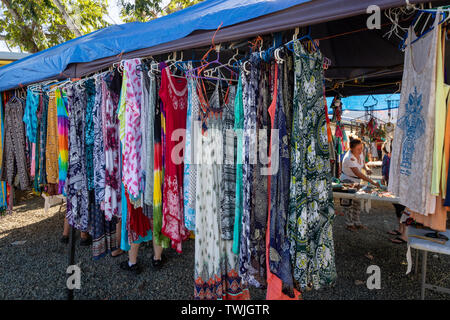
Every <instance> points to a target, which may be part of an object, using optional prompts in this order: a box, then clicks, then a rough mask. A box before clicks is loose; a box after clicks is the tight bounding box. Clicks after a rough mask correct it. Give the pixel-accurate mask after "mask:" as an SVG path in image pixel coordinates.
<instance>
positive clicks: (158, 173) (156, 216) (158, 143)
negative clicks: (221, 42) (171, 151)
mask: <svg viewBox="0 0 450 320" xmlns="http://www.w3.org/2000/svg"><path fill="white" fill-rule="evenodd" d="M163 66H165V65H164V64H162V63H161V64H160V70H163ZM156 92H159V81H156ZM162 109H163V104H162V101H161V99H159V98H158V96H157V102H156V106H155V128H154V162H153V178H154V181H153V241H154V242H155V244H156V245H158V246H161V247H163V248H165V249H166V248H169V244H170V239H169V238H168V237H166V236H165V235H163V234H162V233H161V229H162V220H163V215H162V195H163V182H164V166H163V163H164V161H163V160H164V158H163V120H164V115H163V113H162Z"/></svg>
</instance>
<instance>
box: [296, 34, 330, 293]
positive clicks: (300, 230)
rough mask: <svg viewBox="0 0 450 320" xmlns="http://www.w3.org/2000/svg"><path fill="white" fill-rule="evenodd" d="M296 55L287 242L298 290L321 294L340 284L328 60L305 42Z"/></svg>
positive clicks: (297, 47)
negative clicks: (327, 106) (329, 130)
mask: <svg viewBox="0 0 450 320" xmlns="http://www.w3.org/2000/svg"><path fill="white" fill-rule="evenodd" d="M294 51H295V58H294V59H295V88H294V106H293V107H294V109H293V126H292V135H291V148H292V150H291V182H290V197H289V216H288V217H289V218H288V238H289V240H290V250H291V252H290V254H291V264H292V269H293V277H294V281H295V285H296V288H297V289H299V290H302V289H304V288H306V287H312V288H314V289H319V288H321V287H323V286H327V285H330V284H333V283H334V282H335V280H336V266H335V261H334V243H333V229H332V222H333V219H334V204H333V193H332V189H331V167H330V161H329V150H328V137H327V126H326V119H325V118H326V117H327V115H326V114H325V106H324V101H323V85H324V81H323V77H324V76H323V57H322V54H321V53H320V52H316V53H313V54H309V53H308V52H306V51H305V49H304V48H303V46H302V45H301V43H300V42H296V43H294Z"/></svg>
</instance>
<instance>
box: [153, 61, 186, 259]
mask: <svg viewBox="0 0 450 320" xmlns="http://www.w3.org/2000/svg"><path fill="white" fill-rule="evenodd" d="M159 96H160V97H161V100H162V102H163V104H164V111H165V119H166V121H165V126H166V143H165V155H166V156H165V162H164V165H165V167H164V193H163V225H162V230H161V232H162V233H163V234H164V235H165V236H167V237H169V238H170V239H171V240H172V248H174V249H175V250H176V251H177V252H178V253H181V251H182V250H181V243H182V241H186V240H187V239H188V237H189V231H188V230H187V229H186V227H185V225H184V214H183V170H184V164H183V159H184V145H185V135H186V132H185V131H186V112H187V104H188V103H187V97H188V92H187V80H186V79H184V78H175V77H173V76H172V74H171V73H170V70H169V68H165V69H164V70H163V71H162V75H161V87H160V90H159ZM179 129H182V130H179ZM173 140H174V141H173Z"/></svg>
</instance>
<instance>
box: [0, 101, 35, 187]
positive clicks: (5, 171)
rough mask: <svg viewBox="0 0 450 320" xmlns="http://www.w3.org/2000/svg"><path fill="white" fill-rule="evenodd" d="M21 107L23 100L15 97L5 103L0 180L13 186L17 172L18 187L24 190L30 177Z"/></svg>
mask: <svg viewBox="0 0 450 320" xmlns="http://www.w3.org/2000/svg"><path fill="white" fill-rule="evenodd" d="M23 109H24V107H23V102H22V101H21V100H19V98H16V97H13V98H11V99H10V100H9V101H8V102H7V103H6V105H5V131H4V132H5V144H4V149H3V159H2V171H1V180H2V181H6V182H7V183H8V185H9V186H13V185H14V179H15V177H16V174H17V175H18V178H19V179H18V180H19V186H20V189H21V190H26V189H28V187H29V183H30V178H29V171H28V167H27V160H26V154H25V126H24V124H23V120H22V119H23V112H24V111H23Z"/></svg>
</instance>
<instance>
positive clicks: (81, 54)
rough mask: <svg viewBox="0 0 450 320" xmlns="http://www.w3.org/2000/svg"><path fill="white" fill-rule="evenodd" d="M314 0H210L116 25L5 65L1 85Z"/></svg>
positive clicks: (38, 78)
mask: <svg viewBox="0 0 450 320" xmlns="http://www.w3.org/2000/svg"><path fill="white" fill-rule="evenodd" d="M310 1H311V0H271V1H267V0H227V1H223V0H206V1H204V2H201V3H199V4H196V5H193V6H191V7H189V8H186V9H184V10H181V11H178V12H175V13H173V14H170V15H167V16H164V17H161V18H158V19H155V20H152V21H149V22H145V23H141V22H133V23H127V24H122V25H113V26H110V27H107V28H103V29H100V30H97V31H95V32H92V33H90V34H87V35H85V36H82V37H80V38H76V39H73V40H70V41H67V42H65V43H63V44H60V45H58V46H55V47H52V48H49V49H47V50H44V51H41V52H38V53H36V54H33V55H31V56H29V57H27V58H24V59H22V60H19V61H16V62H14V63H11V64H9V65H7V66H5V67H2V68H0V91H4V90H8V89H11V88H14V87H17V86H18V85H26V84H30V83H34V82H38V81H42V80H44V79H48V78H50V77H55V76H58V75H62V72H63V71H64V70H65V69H66V67H67V66H68V65H69V64H71V63H82V62H91V61H95V60H98V59H102V58H105V57H110V56H114V55H120V54H121V53H126V52H131V51H135V50H139V49H143V48H149V47H153V46H156V45H159V44H162V43H167V42H170V41H174V40H177V39H181V38H184V37H186V36H188V35H189V34H191V33H192V32H194V31H195V30H215V29H217V28H218V27H219V25H220V24H221V23H222V27H227V26H231V25H235V24H238V23H241V22H244V21H248V20H251V19H254V18H257V17H260V16H263V15H267V14H270V13H273V12H277V11H281V10H284V9H287V8H290V7H292V6H295V5H299V4H302V3H306V2H310Z"/></svg>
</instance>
